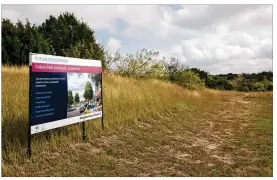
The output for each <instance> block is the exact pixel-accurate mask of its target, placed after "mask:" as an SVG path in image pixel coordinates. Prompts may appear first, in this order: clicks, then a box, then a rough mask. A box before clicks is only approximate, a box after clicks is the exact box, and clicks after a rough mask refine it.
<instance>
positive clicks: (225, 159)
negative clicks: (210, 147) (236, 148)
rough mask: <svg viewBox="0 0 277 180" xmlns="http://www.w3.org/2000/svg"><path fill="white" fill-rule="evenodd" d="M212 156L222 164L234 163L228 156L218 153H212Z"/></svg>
mask: <svg viewBox="0 0 277 180" xmlns="http://www.w3.org/2000/svg"><path fill="white" fill-rule="evenodd" d="M212 157H213V158H215V159H217V160H218V161H219V162H222V163H224V164H228V165H231V164H234V161H233V160H232V158H231V157H230V156H223V157H222V156H218V155H215V154H214V155H212Z"/></svg>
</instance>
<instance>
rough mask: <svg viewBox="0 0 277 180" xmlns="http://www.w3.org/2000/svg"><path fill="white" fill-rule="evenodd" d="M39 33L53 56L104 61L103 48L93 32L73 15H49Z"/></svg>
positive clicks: (66, 13) (67, 13)
mask: <svg viewBox="0 0 277 180" xmlns="http://www.w3.org/2000/svg"><path fill="white" fill-rule="evenodd" d="M39 31H40V32H41V33H42V34H43V36H44V37H45V38H46V39H47V40H48V41H49V43H50V48H51V51H52V54H53V55H58V56H69V57H76V58H80V57H81V58H86V59H97V60H102V61H104V57H105V53H104V48H103V46H101V45H100V44H98V43H96V39H95V37H94V31H93V30H92V29H91V28H90V27H89V26H88V25H87V23H85V22H82V21H80V20H78V19H77V18H76V16H75V15H74V13H69V12H65V13H62V14H60V15H59V16H58V17H54V16H52V15H51V16H50V17H49V18H48V19H46V20H45V21H44V22H43V23H42V25H41V26H39Z"/></svg>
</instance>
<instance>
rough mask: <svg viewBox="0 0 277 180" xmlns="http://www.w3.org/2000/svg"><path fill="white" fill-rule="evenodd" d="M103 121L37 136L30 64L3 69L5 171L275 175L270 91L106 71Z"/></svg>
mask: <svg viewBox="0 0 277 180" xmlns="http://www.w3.org/2000/svg"><path fill="white" fill-rule="evenodd" d="M103 81H104V85H103V88H104V91H103V93H104V98H103V99H104V112H105V117H104V122H105V127H106V128H105V130H104V131H102V130H101V128H100V127H101V126H100V121H99V120H93V121H89V122H87V123H86V125H87V129H88V131H87V134H88V139H87V140H86V141H85V142H83V141H82V136H81V126H80V124H76V125H71V126H67V127H63V128H59V129H55V130H51V131H46V132H43V133H40V134H37V135H34V136H32V152H33V154H32V157H31V158H30V159H29V158H28V157H27V156H26V150H27V124H28V82H29V81H28V68H27V67H2V176H272V175H273V169H272V167H273V126H272V124H273V97H272V92H264V93H239V92H227V91H215V90H208V89H205V90H201V91H188V90H187V89H184V88H182V87H179V86H177V85H175V84H169V83H165V82H161V81H157V80H135V79H132V78H123V77H119V76H116V75H113V74H104V79H103Z"/></svg>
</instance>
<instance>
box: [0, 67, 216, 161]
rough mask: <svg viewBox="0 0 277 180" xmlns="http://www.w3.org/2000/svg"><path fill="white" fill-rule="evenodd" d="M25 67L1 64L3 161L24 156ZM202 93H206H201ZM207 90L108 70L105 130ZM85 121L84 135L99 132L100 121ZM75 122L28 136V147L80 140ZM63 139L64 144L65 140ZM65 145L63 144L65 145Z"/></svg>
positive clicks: (184, 102) (167, 108) (178, 104)
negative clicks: (30, 142)
mask: <svg viewBox="0 0 277 180" xmlns="http://www.w3.org/2000/svg"><path fill="white" fill-rule="evenodd" d="M28 73H29V70H28V67H26V66H23V67H7V66H4V67H2V149H3V151H2V153H3V158H4V160H7V161H15V160H19V159H21V158H22V156H25V155H26V148H27V134H28V101H29V97H28V96H29V89H28V88H29V75H28ZM205 93H206V95H205ZM200 95H201V96H203V95H204V96H211V97H212V96H213V94H212V93H210V92H203V93H200V92H190V91H188V90H187V89H184V88H182V87H180V86H178V85H176V84H170V83H166V82H163V81H159V80H153V79H152V80H151V79H149V80H138V79H133V78H127V77H120V76H117V75H114V74H111V73H105V74H104V76H103V101H104V123H105V130H109V129H114V128H118V127H120V126H121V125H122V124H126V123H132V122H135V121H136V120H137V119H138V118H143V117H147V116H153V115H158V114H162V113H166V112H169V111H171V110H172V109H173V108H178V107H183V106H186V105H187V104H188V103H190V101H195V102H196V101H197V100H198V99H199V98H201V96H200ZM86 124H87V134H88V136H89V135H90V134H91V133H95V132H99V131H101V128H100V127H101V126H100V121H99V120H92V121H89V122H87V123H86ZM81 133H82V131H81V128H80V126H79V124H76V125H71V126H66V127H63V128H59V129H55V130H50V131H46V132H43V133H40V134H37V135H33V136H32V149H34V151H36V150H37V151H41V150H44V149H45V148H46V147H48V148H50V149H53V148H59V147H61V146H63V145H65V144H68V142H72V143H73V142H79V141H80V140H81ZM65 142H67V143H65ZM65 146H66V145H65Z"/></svg>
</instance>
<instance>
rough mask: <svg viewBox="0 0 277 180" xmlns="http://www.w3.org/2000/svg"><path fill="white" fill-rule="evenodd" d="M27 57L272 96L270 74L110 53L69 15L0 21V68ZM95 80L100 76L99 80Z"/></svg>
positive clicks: (148, 54)
mask: <svg viewBox="0 0 277 180" xmlns="http://www.w3.org/2000/svg"><path fill="white" fill-rule="evenodd" d="M29 52H33V53H43V54H52V55H58V56H67V57H77V58H80V57H81V58H86V59H98V60H101V61H102V64H103V67H104V69H105V70H106V71H112V72H115V73H117V74H119V75H122V76H128V77H135V78H144V79H145V78H152V79H160V80H165V81H171V82H174V83H177V84H179V85H181V86H183V87H187V88H189V89H201V88H203V87H208V88H213V89H218V90H235V91H271V90H272V89H273V73H272V72H270V71H269V72H261V73H256V74H255V73H252V74H232V73H229V74H225V75H223V74H220V75H211V74H209V73H208V72H206V71H204V70H200V69H197V68H189V67H186V66H184V65H183V64H182V63H181V62H180V60H178V59H176V58H174V57H170V58H168V57H164V58H162V59H161V58H160V57H159V52H158V51H154V50H149V49H142V50H139V51H137V52H136V53H127V54H122V53H120V51H118V52H116V53H114V54H112V53H110V52H107V51H106V52H105V50H104V47H103V46H102V45H100V44H98V43H96V39H95V37H94V31H93V30H92V29H91V27H89V26H88V25H87V24H86V23H85V22H83V21H80V20H78V19H77V17H75V15H74V14H73V13H68V12H66V13H62V14H60V15H59V16H57V17H54V16H52V15H51V16H50V17H49V18H48V19H46V20H45V21H44V22H42V24H41V25H38V26H36V25H31V24H30V22H29V21H28V20H27V22H26V24H24V23H22V22H21V21H18V22H17V23H16V24H13V23H12V22H11V21H10V20H9V19H3V20H2V63H3V64H5V65H27V64H28V61H29V59H28V58H29ZM98 79H99V77H98Z"/></svg>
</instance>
